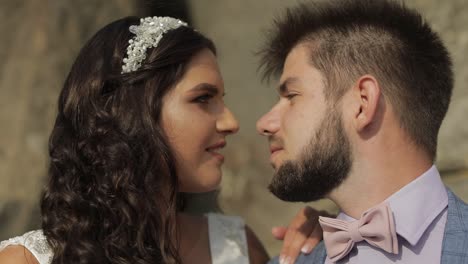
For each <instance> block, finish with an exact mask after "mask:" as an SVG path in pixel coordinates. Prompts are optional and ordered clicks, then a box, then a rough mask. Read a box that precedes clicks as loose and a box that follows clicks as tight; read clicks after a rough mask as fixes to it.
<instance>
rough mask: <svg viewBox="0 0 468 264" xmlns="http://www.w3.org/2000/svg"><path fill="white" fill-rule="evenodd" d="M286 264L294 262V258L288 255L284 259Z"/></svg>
mask: <svg viewBox="0 0 468 264" xmlns="http://www.w3.org/2000/svg"><path fill="white" fill-rule="evenodd" d="M284 264H292V258H291V257H287V258H286V259H285V261H284Z"/></svg>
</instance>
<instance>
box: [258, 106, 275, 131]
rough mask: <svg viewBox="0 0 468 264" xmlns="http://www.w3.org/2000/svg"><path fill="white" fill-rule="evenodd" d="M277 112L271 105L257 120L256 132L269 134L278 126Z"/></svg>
mask: <svg viewBox="0 0 468 264" xmlns="http://www.w3.org/2000/svg"><path fill="white" fill-rule="evenodd" d="M279 121H280V120H279V112H278V109H277V108H276V107H273V108H272V109H271V110H270V111H269V112H268V113H266V114H265V115H263V116H262V117H261V118H260V119H259V120H258V121H257V132H258V133H259V134H260V135H263V136H271V135H274V134H275V133H276V132H278V130H279V128H280V122H279Z"/></svg>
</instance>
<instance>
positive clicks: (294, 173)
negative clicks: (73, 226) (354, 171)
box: [268, 110, 352, 202]
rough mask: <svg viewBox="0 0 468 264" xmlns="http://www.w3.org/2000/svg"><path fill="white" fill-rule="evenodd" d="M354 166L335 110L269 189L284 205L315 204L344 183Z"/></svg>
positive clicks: (280, 170) (281, 169) (285, 165)
mask: <svg viewBox="0 0 468 264" xmlns="http://www.w3.org/2000/svg"><path fill="white" fill-rule="evenodd" d="M351 163H352V153H351V147H350V143H349V139H348V137H347V136H346V134H345V131H344V128H343V124H342V122H341V116H340V115H339V114H338V112H337V111H335V110H332V111H331V115H330V116H329V117H325V119H324V121H322V124H321V125H320V128H319V130H318V131H317V133H316V134H315V135H314V137H312V140H311V142H310V143H309V145H307V146H306V148H305V151H304V152H303V154H302V155H301V156H300V158H299V159H298V160H297V161H286V162H284V164H283V165H281V167H280V168H279V169H278V171H277V172H276V174H275V175H274V176H273V179H272V180H271V183H270V185H269V186H268V188H269V190H270V191H271V192H272V193H273V194H274V195H275V196H276V197H278V198H279V199H281V200H283V201H291V202H310V201H316V200H319V199H321V198H323V197H324V196H325V195H327V194H328V193H330V192H331V191H332V190H333V189H334V188H336V187H338V186H339V185H340V184H341V183H342V182H343V180H344V179H345V178H346V177H347V175H348V173H349V171H350V169H351Z"/></svg>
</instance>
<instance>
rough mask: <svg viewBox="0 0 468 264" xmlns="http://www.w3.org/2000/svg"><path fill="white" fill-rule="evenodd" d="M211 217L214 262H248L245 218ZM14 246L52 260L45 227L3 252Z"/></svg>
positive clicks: (5, 243) (40, 259)
mask: <svg viewBox="0 0 468 264" xmlns="http://www.w3.org/2000/svg"><path fill="white" fill-rule="evenodd" d="M207 217H208V230H209V238H210V250H211V259H212V264H231V263H232V264H248V263H249V255H248V248H247V238H246V235H245V225H244V221H243V220H242V218H240V217H237V216H225V215H220V214H211V213H210V214H207ZM12 245H21V246H24V247H25V248H27V249H28V250H29V251H30V252H31V253H32V254H33V255H34V257H36V259H37V260H38V262H39V263H40V264H50V262H51V261H52V251H51V250H50V248H49V246H48V244H47V241H46V238H45V237H44V234H43V233H42V230H35V231H31V232H28V233H26V234H24V235H22V236H19V237H14V238H11V239H8V240H5V241H2V242H0V251H1V250H3V249H4V248H6V247H7V246H12Z"/></svg>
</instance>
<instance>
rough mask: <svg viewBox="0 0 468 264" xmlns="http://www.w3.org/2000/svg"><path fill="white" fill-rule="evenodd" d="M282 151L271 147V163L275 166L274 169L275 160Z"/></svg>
mask: <svg viewBox="0 0 468 264" xmlns="http://www.w3.org/2000/svg"><path fill="white" fill-rule="evenodd" d="M281 150H283V148H282V147H278V146H270V163H271V164H272V165H273V167H275V162H274V158H275V156H276V155H277V154H278V153H279V152H280V151H281Z"/></svg>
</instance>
